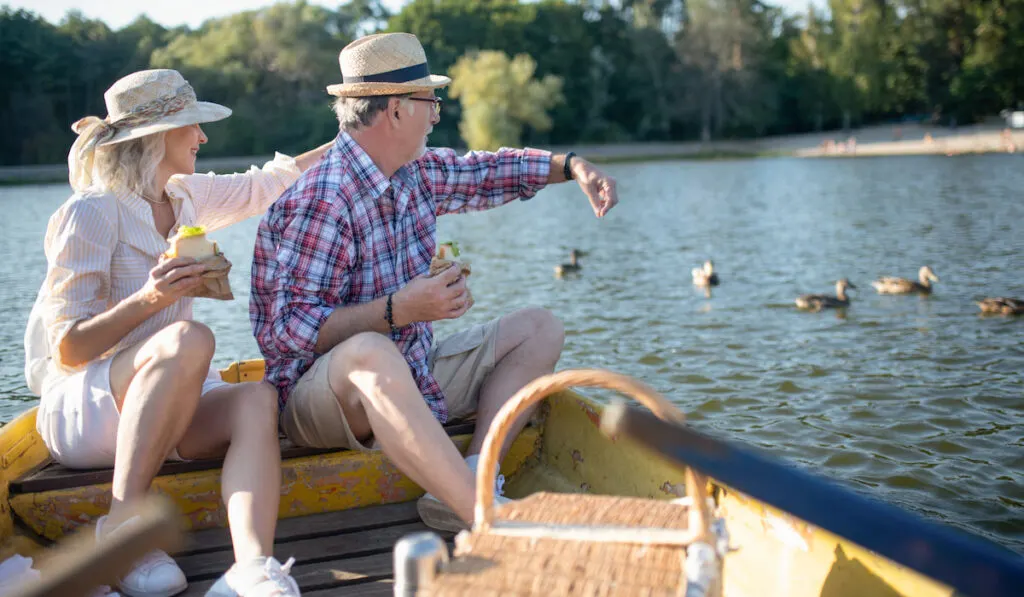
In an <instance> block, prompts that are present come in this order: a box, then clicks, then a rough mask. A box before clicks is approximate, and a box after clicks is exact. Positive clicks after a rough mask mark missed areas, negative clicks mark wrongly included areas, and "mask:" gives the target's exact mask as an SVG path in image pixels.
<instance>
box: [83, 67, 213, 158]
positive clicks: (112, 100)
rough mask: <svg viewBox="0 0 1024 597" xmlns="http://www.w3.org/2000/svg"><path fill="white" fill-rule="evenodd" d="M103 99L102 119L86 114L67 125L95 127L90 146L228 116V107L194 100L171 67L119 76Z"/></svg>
mask: <svg viewBox="0 0 1024 597" xmlns="http://www.w3.org/2000/svg"><path fill="white" fill-rule="evenodd" d="M103 100H104V101H105V102H106V104H107V117H106V118H102V119H101V118H98V117H96V116H86V117H85V118H82V119H80V120H78V121H77V122H75V123H74V124H73V125H71V130H73V131H75V132H76V133H79V134H82V133H84V132H85V131H87V130H89V129H90V128H92V127H94V126H95V127H98V129H97V131H96V134H95V135H94V136H92V138H91V139H90V145H91V146H92V147H102V146H104V145H112V144H114V143H121V142H124V141H128V140H131V139H138V138H139V137H143V136H145V135H152V134H153V133H159V132H161V131H169V130H171V129H176V128H178V127H182V126H188V125H190V124H199V123H202V122H214V121H216V120H222V119H224V118H227V117H228V116H230V115H231V109H230V108H226V107H224V106H221V105H219V104H214V103H210V102H201V101H198V100H197V99H196V93H195V91H193V90H192V86H191V85H189V84H188V81H186V80H185V78H184V77H182V76H181V73H179V72H178V71H176V70H171V69H155V70H143V71H138V72H135V73H132V74H130V75H127V76H125V77H122V78H121V79H118V80H117V82H115V83H114V84H113V85H111V86H110V89H108V90H107V92H106V93H104V94H103ZM83 149H84V148H83Z"/></svg>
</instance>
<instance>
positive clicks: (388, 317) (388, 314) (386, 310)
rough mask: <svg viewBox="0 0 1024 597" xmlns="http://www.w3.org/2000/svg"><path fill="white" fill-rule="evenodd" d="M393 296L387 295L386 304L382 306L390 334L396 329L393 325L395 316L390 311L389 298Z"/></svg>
mask: <svg viewBox="0 0 1024 597" xmlns="http://www.w3.org/2000/svg"><path fill="white" fill-rule="evenodd" d="M394 296H395V295H394V294H389V295H388V302H387V305H386V306H385V307H384V319H385V320H386V321H387V322H388V327H389V328H391V333H392V334H393V333H395V332H396V331H397V330H398V328H396V327H395V318H394V315H393V313H392V311H391V299H392V297H394Z"/></svg>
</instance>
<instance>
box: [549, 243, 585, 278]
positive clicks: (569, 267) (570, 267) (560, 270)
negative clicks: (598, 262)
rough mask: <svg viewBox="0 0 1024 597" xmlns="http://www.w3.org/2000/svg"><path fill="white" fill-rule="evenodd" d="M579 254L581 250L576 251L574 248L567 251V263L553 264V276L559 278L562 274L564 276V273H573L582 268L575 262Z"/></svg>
mask: <svg viewBox="0 0 1024 597" xmlns="http://www.w3.org/2000/svg"><path fill="white" fill-rule="evenodd" d="M580 254H581V252H580V251H577V250H576V249H573V250H572V251H569V263H563V264H561V265H556V266H555V277H556V278H561V277H562V276H564V275H566V274H575V273H578V272H579V271H580V270H581V269H583V266H581V265H580V264H579V263H578V262H577V259H578V258H579V256H580Z"/></svg>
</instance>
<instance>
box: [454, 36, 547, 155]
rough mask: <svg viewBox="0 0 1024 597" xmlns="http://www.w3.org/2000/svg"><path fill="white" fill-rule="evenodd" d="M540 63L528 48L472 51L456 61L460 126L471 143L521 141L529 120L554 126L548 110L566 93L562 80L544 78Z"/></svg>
mask: <svg viewBox="0 0 1024 597" xmlns="http://www.w3.org/2000/svg"><path fill="white" fill-rule="evenodd" d="M536 69H537V65H536V63H535V62H534V61H533V59H532V58H530V57H529V56H527V55H526V54H519V55H517V56H516V57H515V58H511V59H510V58H509V57H508V55H506V54H505V53H504V52H496V51H493V50H485V51H482V52H473V53H470V54H466V55H465V56H463V57H462V58H459V60H458V61H457V62H456V63H455V65H454V66H452V68H451V69H450V70H449V71H448V72H449V74H451V78H452V84H451V88H450V94H451V97H453V98H458V99H460V100H461V102H462V121H461V122H460V123H459V132H460V133H462V138H463V139H465V140H466V143H467V144H468V145H469V148H470V149H486V150H494V149H498V148H499V147H516V146H518V145H519V144H520V140H521V138H522V131H523V127H524V126H529V127H532V128H533V129H535V130H538V131H546V130H549V129H551V117H550V116H549V115H548V110H550V109H551V108H552V107H554V106H555V105H557V104H559V103H561V102H562V101H563V99H564V98H563V96H562V80H561V79H560V78H558V77H556V76H553V75H547V76H545V77H544V78H543V79H541V80H539V81H538V80H537V79H535V78H534V76H533V75H534V72H535V71H536Z"/></svg>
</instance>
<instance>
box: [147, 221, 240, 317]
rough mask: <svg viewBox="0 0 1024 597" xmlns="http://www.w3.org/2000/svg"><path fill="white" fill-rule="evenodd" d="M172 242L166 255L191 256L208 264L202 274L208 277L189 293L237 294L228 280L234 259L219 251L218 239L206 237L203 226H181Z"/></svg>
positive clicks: (217, 296)
mask: <svg viewBox="0 0 1024 597" xmlns="http://www.w3.org/2000/svg"><path fill="white" fill-rule="evenodd" d="M169 242H170V243H171V246H170V248H169V249H167V251H166V252H164V257H165V258H167V259H173V258H175V257H191V258H192V259H195V260H196V261H197V262H199V263H202V264H203V265H204V266H205V271H204V272H203V273H202V274H201V275H202V277H203V278H205V280H204V282H203V285H202V286H199V287H198V288H195V289H194V290H192V291H191V292H190V293H189V294H188V296H193V297H197V298H212V299H218V300H222V301H230V300H232V299H234V298H235V297H234V294H232V293H231V284H230V282H229V281H228V272H230V271H231V262H230V261H228V260H227V258H226V257H224V254H223V253H221V252H220V249H219V248H218V247H217V243H215V242H213V241H211V240H209V239H207V238H206V231H205V230H203V227H202V226H182V227H181V228H179V229H178V233H177V234H175V235H174V236H173V237H172V238H171V239H170V240H169Z"/></svg>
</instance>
